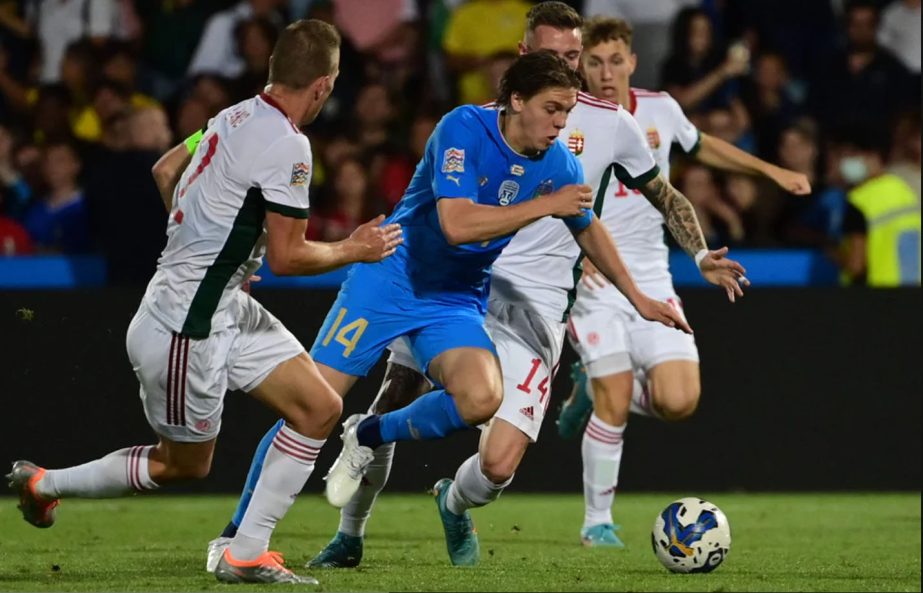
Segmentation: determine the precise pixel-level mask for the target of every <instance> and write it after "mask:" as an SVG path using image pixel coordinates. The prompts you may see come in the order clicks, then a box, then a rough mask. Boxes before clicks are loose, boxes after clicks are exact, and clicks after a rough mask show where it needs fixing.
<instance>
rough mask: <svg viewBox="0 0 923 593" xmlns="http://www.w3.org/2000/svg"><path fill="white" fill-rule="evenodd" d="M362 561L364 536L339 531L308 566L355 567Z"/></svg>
mask: <svg viewBox="0 0 923 593" xmlns="http://www.w3.org/2000/svg"><path fill="white" fill-rule="evenodd" d="M360 562H362V538H361V537H357V536H354V535H347V534H345V533H343V532H342V531H337V534H336V535H334V536H333V539H332V540H330V543H329V544H327V545H326V546H325V547H324V549H323V550H321V551H320V552H318V553H317V556H315V557H314V558H312V559H311V561H310V562H308V563H307V564H306V565H305V567H306V568H353V567H354V566H359V563H360Z"/></svg>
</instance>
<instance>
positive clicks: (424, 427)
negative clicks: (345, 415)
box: [357, 389, 468, 449]
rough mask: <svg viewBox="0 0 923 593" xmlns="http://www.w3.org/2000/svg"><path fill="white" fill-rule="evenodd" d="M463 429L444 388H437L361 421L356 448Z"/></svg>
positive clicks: (438, 435) (464, 425)
mask: <svg viewBox="0 0 923 593" xmlns="http://www.w3.org/2000/svg"><path fill="white" fill-rule="evenodd" d="M464 428H468V425H467V424H466V423H465V421H464V420H462V418H461V416H459V414H458V408H456V407H455V400H454V399H453V398H452V396H451V395H449V394H448V393H446V391H445V389H437V390H436V391H430V392H429V393H427V394H425V395H423V396H421V397H419V398H417V399H416V400H414V402H413V403H412V404H410V405H409V406H407V407H404V408H401V409H400V410H396V411H394V412H388V413H387V414H382V415H381V416H372V417H371V418H367V419H365V420H363V421H362V423H361V424H360V425H359V427H358V429H357V436H358V438H359V444H360V445H364V446H366V447H371V448H373V449H374V448H375V447H377V446H379V445H382V444H384V443H394V442H397V441H410V440H429V439H440V438H442V437H444V436H447V435H449V434H452V433H453V432H457V431H459V430H462V429H464Z"/></svg>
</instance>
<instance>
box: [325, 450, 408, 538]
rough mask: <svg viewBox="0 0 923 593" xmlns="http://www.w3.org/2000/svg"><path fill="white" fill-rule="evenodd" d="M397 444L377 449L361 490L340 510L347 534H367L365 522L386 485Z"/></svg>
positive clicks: (356, 535)
mask: <svg viewBox="0 0 923 593" xmlns="http://www.w3.org/2000/svg"><path fill="white" fill-rule="evenodd" d="M395 444H396V443H388V444H386V445H382V446H380V447H378V448H377V449H375V457H374V458H372V463H370V464H369V469H368V471H366V472H365V478H363V480H362V483H361V484H359V490H357V491H356V493H355V494H353V497H352V498H350V499H349V502H348V503H346V506H345V507H343V510H342V511H340V527H339V530H340V531H342V532H343V533H345V534H346V535H352V536H354V537H363V536H365V524H366V523H367V522H368V520H369V517H370V516H371V515H372V505H374V504H375V499H376V498H378V493H379V492H381V491H382V489H383V488H384V487H385V484H386V483H387V482H388V475H389V474H390V473H391V464H392V463H393V461H394V445H395Z"/></svg>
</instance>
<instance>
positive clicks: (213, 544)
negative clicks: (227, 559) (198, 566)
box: [205, 537, 234, 573]
mask: <svg viewBox="0 0 923 593" xmlns="http://www.w3.org/2000/svg"><path fill="white" fill-rule="evenodd" d="M232 541H234V538H233V537H216V538H215V539H213V540H212V541H210V542H208V556H207V557H206V559H205V570H206V571H207V572H211V573H214V572H215V568H217V566H218V561H219V560H221V556H223V555H224V550H225V549H227V547H228V546H230V545H231V542H232Z"/></svg>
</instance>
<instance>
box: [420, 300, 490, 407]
mask: <svg viewBox="0 0 923 593" xmlns="http://www.w3.org/2000/svg"><path fill="white" fill-rule="evenodd" d="M447 313H450V312H449V311H447ZM408 342H409V344H410V348H411V350H412V351H413V355H414V358H415V359H416V361H417V362H418V363H419V364H420V366H421V367H422V368H423V369H424V370H425V371H426V374H427V375H428V376H429V377H431V378H432V379H433V380H434V381H435V382H436V383H438V384H440V385H442V386H444V387H445V388H446V389H447V390H448V391H449V392H450V393H452V394H453V395H462V394H464V395H465V396H466V397H470V398H473V399H480V398H482V397H488V398H492V399H493V398H495V399H497V401H498V402H499V398H500V397H502V389H503V385H502V380H501V373H500V363H499V361H498V360H497V353H496V349H495V348H494V343H493V342H492V341H491V339H490V336H488V335H487V331H486V330H485V329H484V318H483V316H480V315H476V314H468V313H463V314H459V315H449V316H447V317H443V318H441V319H440V318H433V319H431V321H430V322H429V323H428V324H427V325H426V326H425V327H423V328H421V329H420V330H419V331H416V332H414V333H413V334H411V335H409V336H408Z"/></svg>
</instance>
